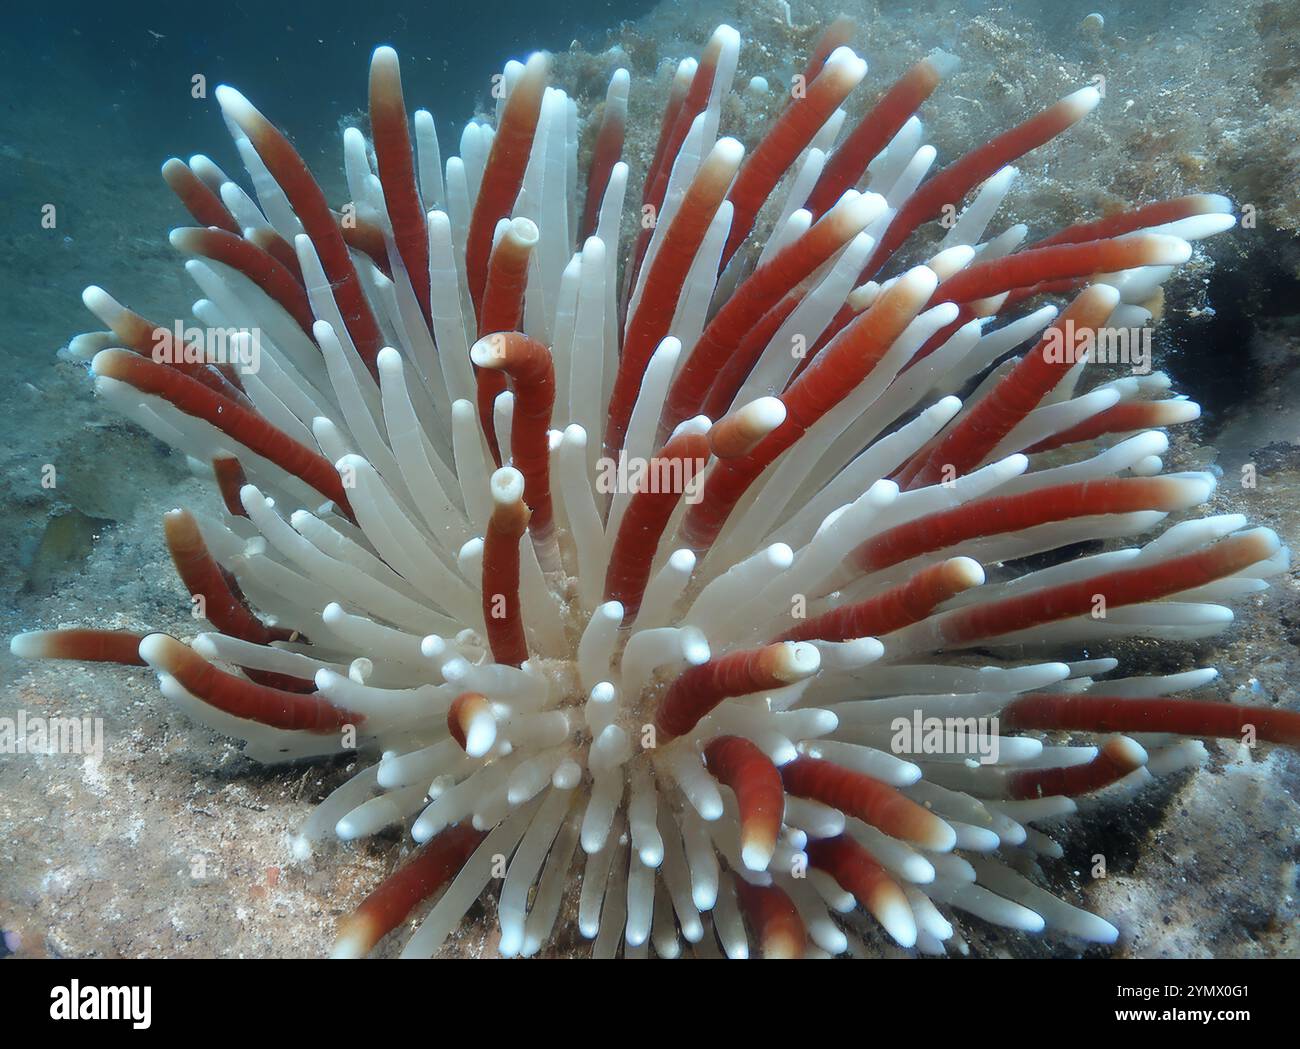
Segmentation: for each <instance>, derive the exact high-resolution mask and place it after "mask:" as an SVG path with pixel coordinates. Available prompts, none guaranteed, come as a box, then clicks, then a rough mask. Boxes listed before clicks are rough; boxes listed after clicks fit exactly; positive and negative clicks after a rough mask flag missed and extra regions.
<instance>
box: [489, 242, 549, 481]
mask: <svg viewBox="0 0 1300 1049" xmlns="http://www.w3.org/2000/svg"><path fill="white" fill-rule="evenodd" d="M537 237H538V230H537V224H536V223H534V222H533V221H532V220H531V219H526V218H516V219H514V220H513V221H512V222H511V223H510V225H509V226H508V227H507V229H506V231H505V233H504V234H502V236H501V238H500V239H499V240H498V241H497V243H496V244H495V245H494V246H493V248H492V255H491V257H490V258H489V260H488V276H487V284H486V285H485V287H484V290H483V307H482V309H480V310H479V321H478V334H479V338H482V337H483V336H485V335H490V334H491V333H493V332H506V331H517V330H519V328H521V327H522V326H523V319H524V290H525V288H526V287H527V285H528V260H529V258H530V257H531V256H532V251H533V248H534V247H535V246H536V244H537ZM474 381H475V384H476V388H475V396H476V400H477V402H478V417H479V425H481V426H482V427H483V436H484V437H485V438H486V439H487V443H488V449H489V450H490V451H491V453H492V458H493V460H494V461H495V462H496V464H497V465H498V466H500V465H501V449H500V447H499V446H498V444H497V430H496V424H495V422H494V416H493V412H494V408H495V405H496V399H497V397H498V396H499V395H500V394H502V393H503V392H505V389H506V376H505V375H504V374H503V373H502V372H501V371H499V370H496V369H487V370H484V369H483V368H479V367H477V366H475V368H474Z"/></svg>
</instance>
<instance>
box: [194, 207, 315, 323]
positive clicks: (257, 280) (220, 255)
mask: <svg viewBox="0 0 1300 1049" xmlns="http://www.w3.org/2000/svg"><path fill="white" fill-rule="evenodd" d="M171 241H172V245H173V246H174V247H175V248H176V249H177V250H178V251H183V252H185V253H186V254H187V255H198V256H201V257H202V258H205V259H211V260H212V261H214V262H220V263H222V264H223V265H226V266H229V267H230V268H231V269H233V270H236V271H238V272H239V273H242V274H243V275H244V276H245V277H247V278H248V279H249V280H251V281H252V282H253V283H254V284H256V285H257V286H258V287H259V288H261V289H262V291H264V292H266V294H267V295H268V296H270V298H271V299H272V300H274V301H275V302H277V303H279V304H280V305H281V306H283V307H284V309H285V312H287V313H288V314H289V316H290V317H292V318H293V319H294V322H295V323H296V324H297V325H298V327H300V328H301V329H302V330H303V331H304V332H306V333H307V337H308V338H310V339H312V340H313V341H314V336H313V335H312V330H311V329H312V325H313V324H315V323H316V315H315V314H314V313H312V310H311V303H310V302H309V301H308V299H307V292H306V290H305V289H304V288H303V286H302V281H301V280H300V279H299V278H298V277H295V276H294V274H293V271H292V270H290V269H289V268H288V267H286V266H285V265H283V264H282V263H281V262H280V261H279V260H278V259H276V258H275V256H273V255H271V254H270V253H269V252H266V251H263V250H262V249H261V248H259V247H258V246H257V245H256V244H254V243H253V242H252V241H251V240H245V239H244V238H243V237H241V236H239V235H238V234H236V233H227V232H226V231H225V230H223V229H217V228H216V227H214V226H208V227H206V228H203V229H199V228H196V227H193V226H190V227H185V228H182V229H175V230H172V235H171Z"/></svg>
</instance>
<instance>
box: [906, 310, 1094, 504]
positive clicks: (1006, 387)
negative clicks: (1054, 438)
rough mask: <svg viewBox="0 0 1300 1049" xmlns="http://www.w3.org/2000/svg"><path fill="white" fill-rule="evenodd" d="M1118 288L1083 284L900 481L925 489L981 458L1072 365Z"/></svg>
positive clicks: (957, 474) (957, 473)
mask: <svg viewBox="0 0 1300 1049" xmlns="http://www.w3.org/2000/svg"><path fill="white" fill-rule="evenodd" d="M1118 302H1119V293H1118V292H1117V291H1115V289H1114V288H1111V287H1110V286H1108V285H1105V284H1094V285H1092V286H1091V287H1089V288H1086V289H1084V291H1082V292H1081V293H1080V294H1079V296H1078V297H1077V298H1076V299H1075V300H1074V302H1072V303H1071V304H1070V305H1069V306H1068V307H1067V308H1066V310H1065V311H1064V312H1063V313H1062V314H1061V315H1060V316H1059V317H1057V319H1056V321H1055V322H1054V323H1053V324H1052V326H1051V327H1049V328H1048V329H1047V331H1045V332H1044V333H1043V337H1042V338H1041V339H1040V340H1039V342H1038V344H1037V345H1036V346H1035V347H1034V348H1033V349H1032V350H1030V351H1029V352H1028V353H1027V354H1025V355H1024V357H1022V358H1021V359H1020V361H1019V363H1018V364H1016V366H1015V367H1014V368H1012V369H1011V371H1010V372H1009V373H1008V374H1007V375H1006V376H1005V377H1004V378H1003V379H1002V381H1001V382H999V383H998V384H997V386H995V387H994V388H993V390H991V391H990V392H989V394H988V395H987V396H986V397H985V398H984V399H983V400H981V401H980V402H979V403H978V404H977V405H975V407H974V408H972V409H971V411H970V413H969V414H967V415H966V417H965V418H963V419H961V420H960V421H959V422H958V423H956V424H955V425H954V426H953V427H952V428H951V429H950V430H949V431H948V432H947V434H945V435H944V437H943V438H942V439H941V440H940V441H939V442H938V444H936V445H935V447H934V448H933V450H932V451H931V452H930V454H929V456H928V457H926V459H925V460H924V462H919V461H918V462H917V463H916V464H915V467H914V471H913V470H909V469H905V470H904V472H903V473H902V474H900V475H899V484H900V485H902V486H904V487H909V488H921V487H924V486H926V485H930V484H935V483H936V482H938V481H940V480H943V479H944V478H945V476H946V477H948V478H949V479H951V478H955V477H959V476H961V475H962V474H965V473H966V472H968V471H969V470H970V469H971V468H972V467H974V466H976V465H977V464H978V463H980V462H981V461H982V460H983V459H984V457H985V456H986V455H988V454H989V452H991V451H992V450H993V449H994V448H995V447H996V446H997V444H998V442H999V441H1001V440H1002V438H1003V437H1005V436H1006V435H1007V434H1008V433H1010V432H1011V430H1012V429H1013V428H1014V427H1015V425H1016V424H1017V423H1018V422H1020V420H1021V419H1023V418H1024V417H1025V416H1026V415H1028V414H1029V413H1030V412H1031V411H1033V410H1034V408H1036V407H1037V406H1038V403H1039V402H1040V401H1041V400H1042V399H1043V398H1044V397H1045V396H1046V395H1047V394H1048V392H1049V391H1050V390H1051V389H1052V388H1053V387H1055V386H1056V384H1057V383H1058V382H1060V381H1061V379H1062V378H1063V377H1064V376H1065V373H1066V372H1067V371H1069V370H1070V368H1072V367H1073V366H1074V354H1073V353H1060V352H1056V351H1058V350H1060V349H1061V348H1062V347H1066V348H1068V349H1071V350H1073V348H1074V347H1075V346H1076V345H1077V344H1078V341H1079V339H1080V337H1081V336H1083V335H1084V334H1085V333H1086V332H1090V331H1095V329H1097V328H1098V327H1100V326H1101V325H1103V324H1105V323H1106V321H1107V319H1108V318H1109V317H1110V315H1111V312H1112V311H1113V310H1114V309H1115V306H1116V304H1117V303H1118Z"/></svg>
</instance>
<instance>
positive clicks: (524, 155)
mask: <svg viewBox="0 0 1300 1049" xmlns="http://www.w3.org/2000/svg"><path fill="white" fill-rule="evenodd" d="M548 67H549V62H548V60H547V58H546V56H545V55H543V54H541V53H538V54H534V55H533V56H532V57H531V58H529V59H528V63H527V65H525V66H524V71H523V73H522V74H520V76H519V79H518V80H517V81H515V84H514V86H513V87H512V88H511V89H510V96H509V97H508V98H507V99H506V104H505V107H504V108H503V109H502V112H501V121H500V123H499V124H498V126H497V133H496V137H494V138H493V139H492V149H491V151H490V152H489V153H488V159H487V163H486V165H485V166H484V168H483V180H482V182H481V184H480V186H479V191H478V196H477V197H476V198H475V200H474V213H473V215H472V216H471V218H470V224H469V235H468V240H467V242H466V245H465V273H466V277H467V278H468V282H469V293H470V298H471V300H472V301H473V303H474V311H475V314H476V315H477V314H478V312H479V311H480V310H481V309H482V306H483V292H484V290H485V288H486V287H487V276H488V258H489V256H490V255H491V252H492V235H493V233H494V232H495V230H496V228H497V223H498V222H499V221H500V220H501V219H503V218H505V217H506V216H508V215H509V214H510V210H511V209H512V208H513V207H514V206H515V198H516V197H518V196H519V189H520V187H521V186H522V185H523V182H524V169H525V168H527V166H528V155H529V153H531V152H532V148H533V137H534V136H535V135H536V133H537V121H538V119H539V117H540V116H541V112H542V96H543V94H544V93H545V91H546V74H547V70H548Z"/></svg>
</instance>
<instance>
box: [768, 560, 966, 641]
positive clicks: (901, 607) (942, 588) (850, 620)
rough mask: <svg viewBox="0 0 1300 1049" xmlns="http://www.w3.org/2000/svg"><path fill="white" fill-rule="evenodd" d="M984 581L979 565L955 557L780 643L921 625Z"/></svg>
mask: <svg viewBox="0 0 1300 1049" xmlns="http://www.w3.org/2000/svg"><path fill="white" fill-rule="evenodd" d="M983 580H984V573H983V571H982V570H981V569H980V566H979V565H978V564H977V563H976V562H974V561H972V560H971V559H970V558H968V557H954V558H951V559H950V560H947V561H943V562H941V563H940V564H937V565H931V566H930V567H929V568H923V569H922V570H921V571H919V572H917V573H916V575H914V576H912V578H911V579H909V580H908V581H907V582H905V583H900V584H899V585H898V586H895V587H891V588H890V589H888V590H886V591H885V592H884V593H883V594H877V595H876V596H875V597H870V598H867V600H865V601H860V602H858V603H857V604H855V605H845V606H843V607H841V608H833V609H831V610H830V611H829V612H824V613H823V614H822V615H819V616H814V617H813V618H812V619H809V620H807V621H805V622H803V623H800V624H798V625H797V626H794V627H792V628H791V629H789V630H787V631H786V632H785V633H784V634H782V635H781V636H780V637H778V638H775V640H777V641H809V640H813V639H821V640H823V641H844V640H848V639H851V638H858V637H881V636H882V635H884V634H889V633H892V632H893V631H895V630H901V629H902V628H903V627H905V626H911V624H913V623H919V622H920V621H921V620H922V619H925V618H926V617H928V616H929V615H931V614H932V613H933V612H934V610H935V609H936V608H937V607H938V606H939V605H941V604H943V603H944V602H945V601H947V600H948V599H949V598H951V597H955V596H956V595H957V594H960V593H961V592H962V591H964V590H969V589H970V588H971V587H973V586H978V585H979V584H980V583H981V582H983Z"/></svg>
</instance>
